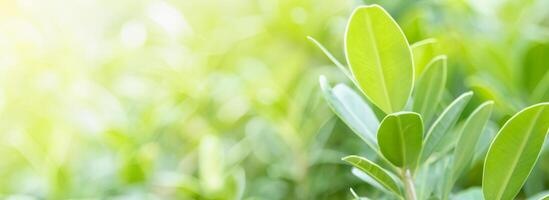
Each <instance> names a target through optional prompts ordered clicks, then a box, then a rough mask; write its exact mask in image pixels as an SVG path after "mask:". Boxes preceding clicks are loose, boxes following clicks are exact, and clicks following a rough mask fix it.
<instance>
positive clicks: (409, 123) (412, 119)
mask: <svg viewBox="0 0 549 200" xmlns="http://www.w3.org/2000/svg"><path fill="white" fill-rule="evenodd" d="M422 137H423V121H422V120H421V116H420V115H419V114H417V113H414V112H398V113H393V114H390V115H387V116H386V117H385V119H383V121H382V122H381V125H380V126H379V130H378V134H377V139H378V142H379V149H380V150H381V153H382V154H383V155H384V156H385V158H387V160H389V161H390V162H391V163H393V164H394V165H395V166H398V167H407V168H412V167H413V166H415V164H416V162H417V160H418V156H419V153H420V152H421V145H422Z"/></svg>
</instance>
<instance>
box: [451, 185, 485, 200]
mask: <svg viewBox="0 0 549 200" xmlns="http://www.w3.org/2000/svg"><path fill="white" fill-rule="evenodd" d="M451 199H452V200H484V198H483V197H482V188H480V187H474V188H469V189H467V190H463V191H461V192H458V193H457V194H455V195H454V196H453V197H452V198H451Z"/></svg>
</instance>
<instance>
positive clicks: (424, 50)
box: [410, 38, 437, 77]
mask: <svg viewBox="0 0 549 200" xmlns="http://www.w3.org/2000/svg"><path fill="white" fill-rule="evenodd" d="M436 42H437V40H435V39H432V38H429V39H425V40H421V41H419V42H416V43H414V44H412V45H411V46H410V48H411V49H412V55H413V58H414V59H413V60H414V73H415V76H416V77H419V76H420V75H421V74H423V70H424V69H425V68H426V67H427V65H428V63H429V62H430V61H431V59H433V58H434V57H435V55H436V52H435V44H436Z"/></svg>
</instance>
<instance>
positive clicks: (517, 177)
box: [482, 103, 549, 200]
mask: <svg viewBox="0 0 549 200" xmlns="http://www.w3.org/2000/svg"><path fill="white" fill-rule="evenodd" d="M548 132H549V103H540V104H536V105H533V106H530V107H528V108H525V109H524V110H522V111H520V112H518V113H517V114H515V115H514V116H513V117H511V119H509V120H508V121H507V122H506V123H505V125H503V127H502V128H501V130H500V131H499V133H498V134H497V135H496V138H495V139H494V141H493V142H492V144H491V145H490V148H489V150H488V153H487V155H486V161H485V163H484V174H483V177H482V190H483V192H484V197H485V198H486V199H487V200H506V199H513V198H514V197H515V196H516V195H517V194H518V192H519V191H520V188H521V187H522V185H523V184H524V182H525V181H526V178H527V177H528V175H529V174H530V171H532V168H533V167H534V164H535V163H536V161H537V159H538V157H539V154H540V152H541V147H542V145H543V142H544V141H545V138H546V136H547V133H548Z"/></svg>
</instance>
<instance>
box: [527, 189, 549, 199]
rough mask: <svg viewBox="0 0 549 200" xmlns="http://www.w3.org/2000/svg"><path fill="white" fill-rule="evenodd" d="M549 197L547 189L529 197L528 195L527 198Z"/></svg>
mask: <svg viewBox="0 0 549 200" xmlns="http://www.w3.org/2000/svg"><path fill="white" fill-rule="evenodd" d="M547 199H549V191H543V192H540V193H538V194H536V195H533V196H531V197H528V199H527V200H547Z"/></svg>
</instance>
